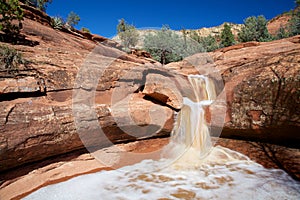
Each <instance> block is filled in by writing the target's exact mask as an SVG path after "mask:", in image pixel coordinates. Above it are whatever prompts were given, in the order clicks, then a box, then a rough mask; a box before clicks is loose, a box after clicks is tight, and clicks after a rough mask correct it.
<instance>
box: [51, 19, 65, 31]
mask: <svg viewBox="0 0 300 200" xmlns="http://www.w3.org/2000/svg"><path fill="white" fill-rule="evenodd" d="M64 25H65V22H64V20H63V19H62V18H61V17H52V18H51V26H52V28H54V29H58V30H61V29H62V28H63V27H64Z"/></svg>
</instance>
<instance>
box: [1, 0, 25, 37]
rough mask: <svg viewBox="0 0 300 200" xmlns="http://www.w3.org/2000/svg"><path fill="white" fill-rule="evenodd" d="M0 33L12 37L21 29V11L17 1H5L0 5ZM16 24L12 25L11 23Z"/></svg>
mask: <svg viewBox="0 0 300 200" xmlns="http://www.w3.org/2000/svg"><path fill="white" fill-rule="evenodd" d="M0 15H1V16H2V17H1V18H0V31H3V32H4V33H5V34H7V35H9V36H11V37H14V36H16V35H18V34H19V33H20V29H22V20H23V10H22V9H21V7H20V4H19V1H17V0H6V1H2V2H1V3H0ZM14 21H15V22H17V23H13V22H14Z"/></svg>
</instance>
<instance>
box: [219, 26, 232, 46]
mask: <svg viewBox="0 0 300 200" xmlns="http://www.w3.org/2000/svg"><path fill="white" fill-rule="evenodd" d="M234 44H235V40H234V35H233V33H232V32H231V27H230V26H229V25H228V24H227V23H225V25H224V29H223V30H222V33H221V46H222V47H229V46H231V45H234Z"/></svg>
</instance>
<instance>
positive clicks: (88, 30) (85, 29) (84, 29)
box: [80, 27, 91, 33]
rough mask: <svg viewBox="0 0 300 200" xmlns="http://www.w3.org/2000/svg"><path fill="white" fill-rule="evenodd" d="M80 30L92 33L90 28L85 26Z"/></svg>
mask: <svg viewBox="0 0 300 200" xmlns="http://www.w3.org/2000/svg"><path fill="white" fill-rule="evenodd" d="M80 30H81V31H82V32H84V33H91V31H90V29H88V28H85V27H82V28H81V29H80Z"/></svg>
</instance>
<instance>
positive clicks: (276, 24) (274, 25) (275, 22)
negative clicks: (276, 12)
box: [267, 14, 291, 35]
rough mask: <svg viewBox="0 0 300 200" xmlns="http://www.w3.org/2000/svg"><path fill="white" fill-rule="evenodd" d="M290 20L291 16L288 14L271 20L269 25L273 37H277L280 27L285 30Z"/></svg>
mask: <svg viewBox="0 0 300 200" xmlns="http://www.w3.org/2000/svg"><path fill="white" fill-rule="evenodd" d="M290 19H291V16H290V15H288V14H283V15H280V16H277V17H275V18H273V19H271V20H270V21H269V22H268V24H267V28H268V31H269V33H270V34H271V35H277V33H278V30H279V28H280V27H283V28H285V27H286V26H287V24H288V22H289V20H290Z"/></svg>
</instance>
